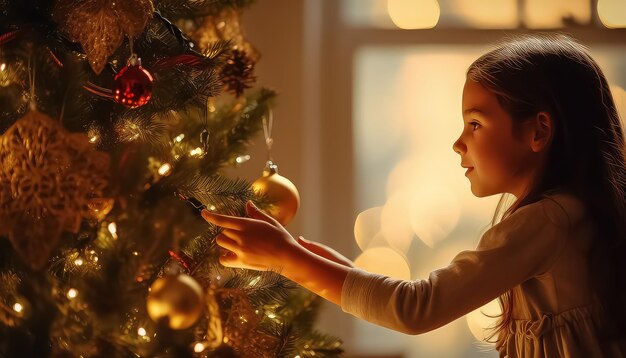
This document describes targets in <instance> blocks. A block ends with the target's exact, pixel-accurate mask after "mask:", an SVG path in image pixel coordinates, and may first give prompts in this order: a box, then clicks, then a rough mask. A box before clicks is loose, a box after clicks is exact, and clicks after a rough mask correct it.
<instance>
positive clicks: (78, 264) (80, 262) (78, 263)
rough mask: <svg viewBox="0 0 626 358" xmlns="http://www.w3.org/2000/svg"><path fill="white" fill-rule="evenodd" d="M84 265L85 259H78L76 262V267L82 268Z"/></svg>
mask: <svg viewBox="0 0 626 358" xmlns="http://www.w3.org/2000/svg"><path fill="white" fill-rule="evenodd" d="M82 264H83V259H81V258H77V259H76V260H74V265H76V266H81V265H82Z"/></svg>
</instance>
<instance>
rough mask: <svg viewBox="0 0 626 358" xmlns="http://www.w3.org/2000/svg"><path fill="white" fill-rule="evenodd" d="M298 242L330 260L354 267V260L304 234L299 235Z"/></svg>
mask: <svg viewBox="0 0 626 358" xmlns="http://www.w3.org/2000/svg"><path fill="white" fill-rule="evenodd" d="M298 244H300V245H302V247H304V248H305V249H307V250H309V251H311V252H312V253H314V254H316V255H319V256H321V257H324V258H326V259H329V260H330V261H333V262H336V263H338V264H341V265H344V266H347V267H354V263H353V262H352V261H350V260H349V259H348V258H346V257H345V256H343V255H342V254H340V253H338V252H337V251H335V250H333V249H332V248H330V247H328V246H326V245H324V244H321V243H319V242H315V241H309V240H306V239H305V238H303V237H302V236H298Z"/></svg>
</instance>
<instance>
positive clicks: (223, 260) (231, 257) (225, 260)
mask: <svg viewBox="0 0 626 358" xmlns="http://www.w3.org/2000/svg"><path fill="white" fill-rule="evenodd" d="M219 261H220V264H222V266H226V267H238V266H239V265H237V255H235V254H234V253H232V252H230V253H228V254H227V255H220V259H219Z"/></svg>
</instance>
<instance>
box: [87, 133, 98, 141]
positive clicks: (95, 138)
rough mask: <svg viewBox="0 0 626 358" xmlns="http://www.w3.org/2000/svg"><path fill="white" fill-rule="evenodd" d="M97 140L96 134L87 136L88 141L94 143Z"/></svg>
mask: <svg viewBox="0 0 626 358" xmlns="http://www.w3.org/2000/svg"><path fill="white" fill-rule="evenodd" d="M97 141H98V136H97V135H94V136H92V137H90V138H89V143H96V142H97Z"/></svg>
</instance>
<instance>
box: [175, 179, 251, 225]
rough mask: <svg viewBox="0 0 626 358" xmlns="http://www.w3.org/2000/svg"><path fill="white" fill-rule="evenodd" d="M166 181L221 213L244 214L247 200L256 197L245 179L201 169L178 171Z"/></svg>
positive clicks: (187, 195)
mask: <svg viewBox="0 0 626 358" xmlns="http://www.w3.org/2000/svg"><path fill="white" fill-rule="evenodd" d="M166 182H167V183H168V185H171V186H173V187H175V188H177V193H178V194H180V195H183V196H184V197H187V198H195V199H197V200H198V201H199V202H201V203H202V204H203V205H204V206H205V207H208V208H211V209H212V210H216V211H218V212H220V213H226V214H232V215H242V214H243V212H244V204H245V202H246V201H248V200H250V199H252V198H253V197H254V192H253V191H252V188H251V187H250V184H249V183H248V182H246V181H245V180H242V179H229V178H226V177H222V176H219V175H210V176H209V175H204V174H202V173H201V172H199V171H195V172H185V171H183V172H177V173H176V175H174V174H173V175H171V176H170V177H169V178H167V180H166Z"/></svg>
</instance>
